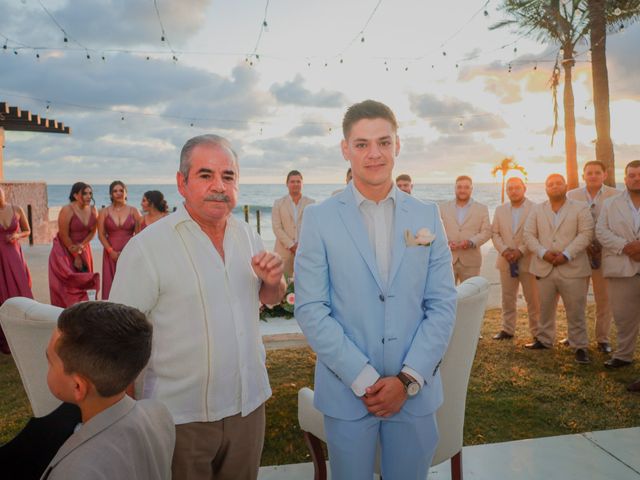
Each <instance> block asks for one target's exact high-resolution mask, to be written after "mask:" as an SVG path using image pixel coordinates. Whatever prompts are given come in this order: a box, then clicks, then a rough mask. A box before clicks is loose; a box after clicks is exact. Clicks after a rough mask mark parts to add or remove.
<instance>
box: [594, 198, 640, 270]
mask: <svg viewBox="0 0 640 480" xmlns="http://www.w3.org/2000/svg"><path fill="white" fill-rule="evenodd" d="M628 198H629V197H628V194H627V193H626V192H625V193H623V194H622V195H618V196H616V197H613V198H610V199H608V200H606V201H605V202H604V205H603V207H602V212H601V213H600V216H599V217H598V223H597V225H596V236H597V237H598V241H599V242H600V243H601V244H602V248H603V251H602V274H603V275H604V276H605V277H632V276H634V275H636V274H638V273H640V262H636V261H633V260H631V258H630V257H629V256H628V255H625V254H624V253H622V249H623V248H624V246H625V245H626V244H627V243H629V242H632V241H634V240H640V232H634V229H633V216H632V214H631V210H630V209H629V205H628V204H627V199H628Z"/></svg>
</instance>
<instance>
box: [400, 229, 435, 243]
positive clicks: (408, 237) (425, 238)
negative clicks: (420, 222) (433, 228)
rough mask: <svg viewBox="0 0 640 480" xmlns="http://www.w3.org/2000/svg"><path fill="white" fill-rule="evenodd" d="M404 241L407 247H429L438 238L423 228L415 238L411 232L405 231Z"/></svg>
mask: <svg viewBox="0 0 640 480" xmlns="http://www.w3.org/2000/svg"><path fill="white" fill-rule="evenodd" d="M404 239H405V241H406V243H407V247H418V246H422V247H428V246H429V245H431V243H432V242H433V241H434V240H435V239H436V236H435V235H434V234H433V233H431V232H430V231H429V229H428V228H421V229H420V230H418V232H417V233H416V236H415V237H414V236H413V235H412V234H411V231H410V230H405V231H404Z"/></svg>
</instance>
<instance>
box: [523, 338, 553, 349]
mask: <svg viewBox="0 0 640 480" xmlns="http://www.w3.org/2000/svg"><path fill="white" fill-rule="evenodd" d="M524 348H530V349H531V350H545V349H547V348H549V347H547V346H546V345H545V344H544V343H542V342H541V341H540V340H537V339H536V341H535V342H533V343H527V344H526V345H525V346H524Z"/></svg>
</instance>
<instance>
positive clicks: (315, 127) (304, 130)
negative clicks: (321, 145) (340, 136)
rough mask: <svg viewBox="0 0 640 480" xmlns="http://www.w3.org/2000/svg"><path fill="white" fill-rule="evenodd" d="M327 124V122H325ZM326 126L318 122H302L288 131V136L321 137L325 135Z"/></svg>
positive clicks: (326, 131)
mask: <svg viewBox="0 0 640 480" xmlns="http://www.w3.org/2000/svg"><path fill="white" fill-rule="evenodd" d="M327 125H328V124H327ZM327 133H328V127H326V126H324V125H321V124H318V123H302V124H300V125H298V126H297V127H294V128H293V129H291V131H290V132H289V134H288V135H289V136H290V137H322V136H325V135H327Z"/></svg>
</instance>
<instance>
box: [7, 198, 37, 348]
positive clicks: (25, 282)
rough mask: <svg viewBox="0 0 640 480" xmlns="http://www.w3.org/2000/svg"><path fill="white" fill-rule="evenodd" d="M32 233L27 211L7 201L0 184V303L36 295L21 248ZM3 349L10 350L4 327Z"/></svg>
mask: <svg viewBox="0 0 640 480" xmlns="http://www.w3.org/2000/svg"><path fill="white" fill-rule="evenodd" d="M30 233H31V229H30V228H29V222H27V217H26V216H25V214H24V211H23V210H22V208H20V207H18V206H15V205H11V204H9V203H7V201H6V198H5V194H4V190H3V189H2V188H1V187H0V305H2V304H3V303H4V302H5V301H6V300H7V299H9V298H11V297H28V298H33V294H32V293H31V274H30V273H29V268H28V267H27V263H26V262H25V260H24V256H23V255H22V249H21V248H20V240H21V239H22V238H25V237H28V236H29V234H30ZM0 352H2V353H10V352H9V345H7V340H6V338H5V336H4V333H2V328H0Z"/></svg>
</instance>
